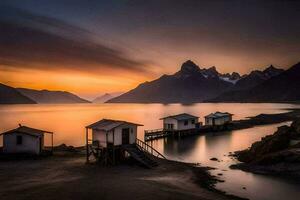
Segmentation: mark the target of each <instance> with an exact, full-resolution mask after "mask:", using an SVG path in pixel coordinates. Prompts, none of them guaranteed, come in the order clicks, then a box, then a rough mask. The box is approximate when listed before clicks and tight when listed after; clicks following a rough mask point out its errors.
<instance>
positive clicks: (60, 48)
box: [0, 0, 300, 98]
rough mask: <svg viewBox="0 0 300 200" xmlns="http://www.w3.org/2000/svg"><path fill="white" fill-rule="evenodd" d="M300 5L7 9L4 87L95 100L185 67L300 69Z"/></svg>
mask: <svg viewBox="0 0 300 200" xmlns="http://www.w3.org/2000/svg"><path fill="white" fill-rule="evenodd" d="M299 19H300V1H279V0H277V1H264V2H261V1H250V0H249V1H233V0H229V1H196V0H195V1H187V0H185V1H177V0H170V1H167V0H166V1H164V0H157V1H155V0H153V1H151V0H150V1H141V0H140V1H138V0H132V1H130V0H120V1H99V0H97V1H96V0H95V1H94V0H89V1H84V0H82V1H78V0H72V1H71V0H70V1H67V0H48V1H46V0H26V1H19V0H2V1H1V3H0V82H2V83H4V84H7V85H10V86H13V87H27V88H33V89H50V90H67V91H70V92H74V93H76V94H78V95H81V96H83V97H87V98H91V97H95V96H97V95H99V94H101V93H105V92H118V91H127V90H129V89H132V88H134V87H136V86H137V85H138V84H139V83H141V82H144V81H149V80H152V79H154V78H158V77H159V76H161V75H162V74H172V73H174V72H175V71H177V70H178V69H179V68H180V65H181V63H182V62H184V61H185V60H187V59H191V60H193V61H194V62H195V63H197V64H198V65H199V66H200V67H206V68H207V67H210V66H216V67H217V69H218V71H219V72H222V73H225V72H232V71H237V72H239V73H241V74H244V73H249V72H250V71H251V70H253V69H263V68H264V67H266V66H268V65H270V64H273V65H275V66H280V67H283V68H287V67H289V66H291V65H292V64H295V63H297V62H299V61H300V23H299Z"/></svg>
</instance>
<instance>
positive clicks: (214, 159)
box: [210, 157, 219, 162]
mask: <svg viewBox="0 0 300 200" xmlns="http://www.w3.org/2000/svg"><path fill="white" fill-rule="evenodd" d="M210 160H211V161H218V162H219V159H218V158H215V157H214V158H211V159H210Z"/></svg>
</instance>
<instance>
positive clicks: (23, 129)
mask: <svg viewBox="0 0 300 200" xmlns="http://www.w3.org/2000/svg"><path fill="white" fill-rule="evenodd" d="M10 133H23V134H27V135H31V136H34V137H40V136H42V135H44V133H52V132H50V131H44V130H40V129H35V128H30V127H28V126H21V125H20V126H19V127H18V128H16V129H12V130H9V131H6V132H4V133H1V134H0V135H5V134H10Z"/></svg>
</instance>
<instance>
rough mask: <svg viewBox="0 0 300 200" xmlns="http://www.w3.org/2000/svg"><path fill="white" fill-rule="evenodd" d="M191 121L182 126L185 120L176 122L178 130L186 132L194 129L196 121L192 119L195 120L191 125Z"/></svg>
mask: <svg viewBox="0 0 300 200" xmlns="http://www.w3.org/2000/svg"><path fill="white" fill-rule="evenodd" d="M192 120H193V119H189V120H187V121H188V124H187V125H184V121H186V120H181V121H178V128H177V129H178V130H187V129H193V128H196V124H197V123H198V119H194V120H195V123H194V124H192Z"/></svg>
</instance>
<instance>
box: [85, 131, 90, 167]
mask: <svg viewBox="0 0 300 200" xmlns="http://www.w3.org/2000/svg"><path fill="white" fill-rule="evenodd" d="M85 139H86V162H87V163H89V161H90V160H89V133H88V128H85Z"/></svg>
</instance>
